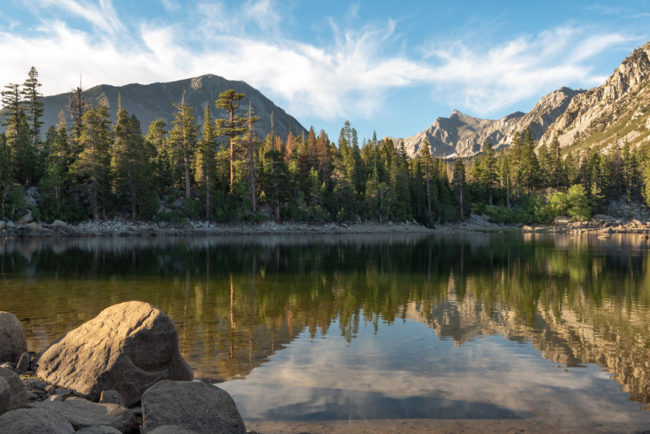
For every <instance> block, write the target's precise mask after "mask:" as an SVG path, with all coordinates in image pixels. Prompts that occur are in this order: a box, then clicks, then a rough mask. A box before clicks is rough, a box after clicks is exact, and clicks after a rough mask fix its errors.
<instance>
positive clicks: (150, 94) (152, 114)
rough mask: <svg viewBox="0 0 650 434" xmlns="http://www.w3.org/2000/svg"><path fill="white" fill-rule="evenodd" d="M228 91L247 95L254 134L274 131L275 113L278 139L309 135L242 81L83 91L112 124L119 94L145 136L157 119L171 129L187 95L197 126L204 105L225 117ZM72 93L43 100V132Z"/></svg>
mask: <svg viewBox="0 0 650 434" xmlns="http://www.w3.org/2000/svg"><path fill="white" fill-rule="evenodd" d="M227 89H235V90H236V91H237V92H241V93H244V94H245V97H244V99H243V100H242V102H241V109H240V111H241V114H242V116H243V115H245V113H246V112H247V110H248V102H249V101H250V102H251V105H252V109H253V112H254V114H255V115H257V116H259V121H258V122H257V123H256V124H255V127H254V130H255V133H256V134H257V135H258V136H259V137H261V138H264V137H265V136H266V135H267V134H268V133H270V131H271V113H273V124H274V133H275V135H276V136H280V137H286V136H287V135H288V134H289V131H291V132H292V133H293V134H294V135H301V134H303V133H306V131H307V130H306V129H305V128H304V127H303V126H302V125H301V124H300V122H299V121H298V120H296V119H295V118H294V117H293V116H291V115H290V114H288V113H287V112H286V111H285V110H284V109H282V108H281V107H279V106H277V105H276V104H275V103H273V101H271V100H270V99H269V98H267V97H266V96H265V95H264V94H262V93H261V92H260V91H259V90H257V89H255V88H254V87H252V86H250V85H249V84H248V83H246V82H244V81H241V80H227V79H225V78H223V77H221V76H218V75H215V74H204V75H200V76H197V77H190V78H185V79H180V80H175V81H169V82H155V83H149V84H140V83H129V84H126V85H122V86H113V85H110V84H100V85H97V86H93V87H92V88H89V89H86V90H84V91H83V93H82V94H83V97H84V98H85V100H86V102H87V103H89V104H92V105H93V106H96V105H97V104H99V103H100V102H101V103H105V104H107V105H108V107H109V113H110V116H111V119H112V120H115V116H116V110H117V109H116V108H117V99H118V94H119V95H120V96H121V100H122V107H124V108H125V109H126V110H127V111H128V112H129V113H130V114H135V116H136V117H137V118H138V119H139V120H140V123H141V127H142V130H143V133H146V131H147V127H148V126H149V124H150V123H151V122H152V121H153V120H155V119H158V118H161V119H163V121H165V123H166V124H167V126H168V128H171V125H172V120H173V117H174V113H175V111H176V109H175V107H174V105H173V104H177V103H179V102H180V101H181V98H182V97H183V93H185V102H186V103H188V104H189V105H191V106H193V107H194V115H195V119H196V123H197V124H199V125H202V124H203V114H204V109H205V105H206V103H207V104H210V112H211V115H212V117H213V118H216V117H223V116H225V112H224V111H221V110H218V109H216V108H215V106H214V102H215V100H216V99H217V98H218V97H219V94H220V93H221V92H223V91H224V90H227ZM69 95H70V93H61V94H57V95H50V96H46V97H44V98H43V103H44V108H45V110H44V113H43V122H44V130H45V129H47V128H49V127H50V126H52V125H56V124H58V123H59V112H60V111H61V110H65V111H66V119H68V120H69V117H68V116H67V106H68V96H69Z"/></svg>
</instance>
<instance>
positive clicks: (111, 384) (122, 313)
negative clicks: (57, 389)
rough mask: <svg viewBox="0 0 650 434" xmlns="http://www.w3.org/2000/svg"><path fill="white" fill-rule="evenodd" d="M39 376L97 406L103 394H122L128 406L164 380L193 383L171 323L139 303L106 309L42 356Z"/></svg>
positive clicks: (160, 314) (129, 303)
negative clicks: (103, 391)
mask: <svg viewBox="0 0 650 434" xmlns="http://www.w3.org/2000/svg"><path fill="white" fill-rule="evenodd" d="M37 374H38V376H39V377H40V378H42V379H44V380H46V381H48V382H50V383H53V384H57V385H59V386H62V387H67V388H69V389H72V390H73V391H75V392H77V393H79V394H81V395H84V396H87V397H88V398H90V399H91V400H93V401H97V400H98V399H99V395H100V393H101V391H102V390H110V389H113V390H117V391H118V392H119V393H120V395H122V399H123V400H124V404H125V405H126V406H131V405H132V404H135V403H136V402H138V401H139V400H140V397H141V396H142V393H143V392H144V391H145V390H147V388H148V387H149V386H151V385H152V384H155V383H156V382H158V381H160V380H165V379H173V380H191V379H192V378H193V374H192V369H191V368H190V367H189V365H188V364H187V363H186V362H185V360H183V357H182V356H181V354H180V352H179V350H178V334H177V332H176V327H175V326H174V323H173V322H172V320H171V319H170V318H169V317H168V316H167V315H166V314H165V313H163V312H161V311H160V310H159V309H157V308H156V307H154V306H152V305H150V304H149V303H144V302H140V301H130V302H126V303H120V304H117V305H114V306H111V307H109V308H106V309H104V310H103V311H102V312H100V314H99V315H97V317H95V318H94V319H92V320H90V321H88V322H86V323H84V324H82V325H81V326H80V327H78V328H76V329H74V330H72V331H70V332H68V333H67V334H66V335H65V336H63V338H61V339H60V340H59V341H57V342H55V343H54V344H52V345H51V346H50V347H49V348H48V349H47V350H45V352H44V353H43V354H42V355H41V357H40V359H39V361H38V371H37Z"/></svg>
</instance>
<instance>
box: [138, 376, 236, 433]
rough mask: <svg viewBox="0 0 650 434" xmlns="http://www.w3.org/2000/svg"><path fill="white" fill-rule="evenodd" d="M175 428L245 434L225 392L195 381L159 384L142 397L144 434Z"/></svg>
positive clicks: (234, 408) (234, 407) (201, 431)
mask: <svg viewBox="0 0 650 434" xmlns="http://www.w3.org/2000/svg"><path fill="white" fill-rule="evenodd" d="M165 425H174V426H178V427H181V428H184V429H187V430H192V431H196V432H197V433H206V434H207V433H215V432H218V433H238V434H239V433H241V434H244V433H246V427H245V425H244V421H243V420H242V418H241V415H240V414H239V411H237V407H236V406H235V402H234V401H233V400H232V398H231V397H230V395H229V394H228V392H226V391H225V390H223V389H220V388H218V387H217V386H213V385H211V384H207V383H200V382H195V381H160V382H158V383H156V384H154V385H153V386H151V387H150V388H149V389H147V391H146V392H145V393H144V395H142V428H143V431H144V432H145V433H148V432H151V431H154V430H155V429H156V428H158V427H162V426H165Z"/></svg>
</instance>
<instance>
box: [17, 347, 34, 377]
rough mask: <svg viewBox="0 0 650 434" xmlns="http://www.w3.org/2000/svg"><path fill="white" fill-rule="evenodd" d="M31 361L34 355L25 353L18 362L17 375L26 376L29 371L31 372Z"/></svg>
mask: <svg viewBox="0 0 650 434" xmlns="http://www.w3.org/2000/svg"><path fill="white" fill-rule="evenodd" d="M30 360H32V355H31V354H30V353H28V352H27V351H25V352H24V353H23V354H22V355H21V356H20V359H19V360H18V364H17V365H16V373H18V374H24V373H25V372H26V371H27V370H29V362H30Z"/></svg>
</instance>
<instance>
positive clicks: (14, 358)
mask: <svg viewBox="0 0 650 434" xmlns="http://www.w3.org/2000/svg"><path fill="white" fill-rule="evenodd" d="M25 351H27V343H26V342H25V330H24V329H23V325H22V324H21V323H20V321H18V318H16V315H14V314H13V313H11V312H1V311H0V362H11V363H17V362H18V360H19V359H20V356H21V354H22V353H24V352H25Z"/></svg>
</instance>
